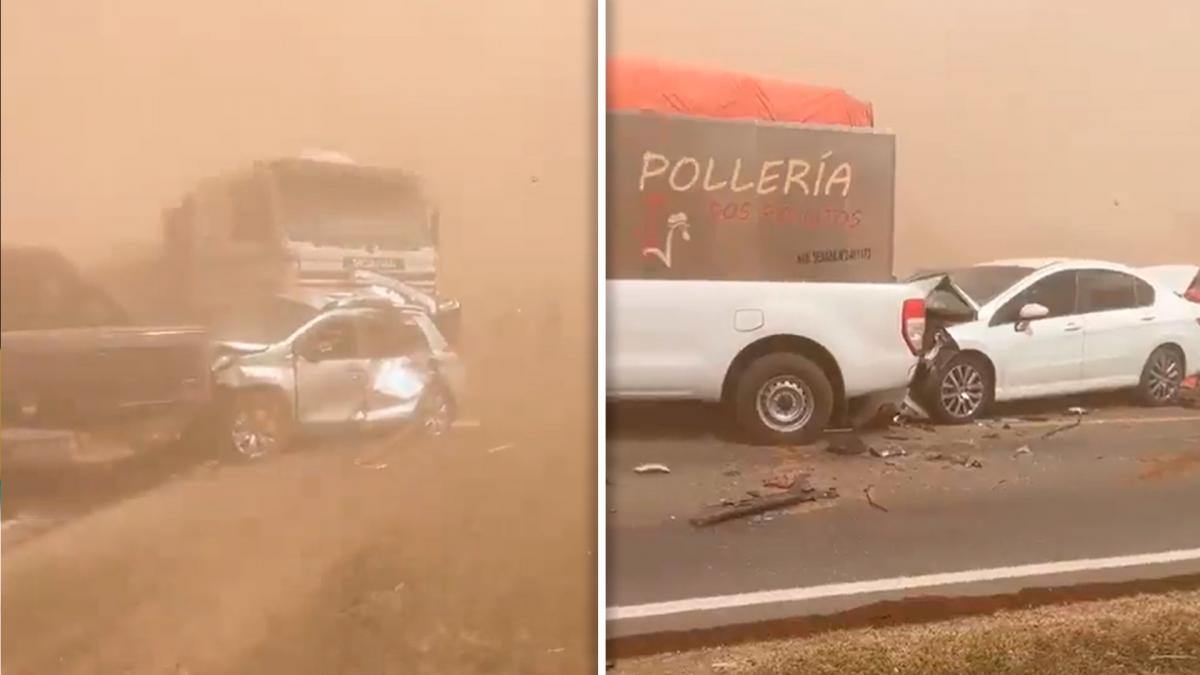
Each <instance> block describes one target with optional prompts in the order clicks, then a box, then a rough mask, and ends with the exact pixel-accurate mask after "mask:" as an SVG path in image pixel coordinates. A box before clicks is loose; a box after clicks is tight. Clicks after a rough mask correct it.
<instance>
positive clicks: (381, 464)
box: [354, 457, 388, 471]
mask: <svg viewBox="0 0 1200 675" xmlns="http://www.w3.org/2000/svg"><path fill="white" fill-rule="evenodd" d="M354 465H355V466H360V467H362V468H364V469H371V470H372V471H378V470H380V469H386V468H387V467H388V465H387V463H385V462H377V463H373V464H368V463H367V462H366V460H364V459H363V458H362V457H358V458H356V459H355V460H354Z"/></svg>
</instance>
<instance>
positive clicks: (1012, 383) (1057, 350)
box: [986, 270, 1083, 399]
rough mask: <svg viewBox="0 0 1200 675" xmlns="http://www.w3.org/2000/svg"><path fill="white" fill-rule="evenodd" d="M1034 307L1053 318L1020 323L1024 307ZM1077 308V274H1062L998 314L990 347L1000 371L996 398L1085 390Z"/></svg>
mask: <svg viewBox="0 0 1200 675" xmlns="http://www.w3.org/2000/svg"><path fill="white" fill-rule="evenodd" d="M1032 303H1036V304H1039V305H1043V306H1044V307H1046V308H1047V309H1048V310H1050V313H1049V314H1048V315H1047V316H1046V317H1044V318H1041V319H1035V320H1033V321H1023V320H1021V318H1020V312H1021V308H1022V307H1024V306H1025V305H1027V304H1032ZM1076 303H1077V298H1076V274H1075V271H1074V270H1064V271H1060V272H1054V273H1052V274H1050V275H1047V276H1045V277H1043V278H1041V279H1039V280H1037V281H1035V282H1033V283H1032V284H1031V285H1030V286H1028V287H1027V288H1025V289H1024V290H1022V291H1021V292H1019V293H1017V294H1016V295H1015V296H1014V297H1013V298H1012V299H1010V300H1009V301H1008V302H1006V303H1004V304H1003V305H1002V306H1001V307H1000V308H999V309H998V310H996V312H995V313H994V314H993V315H992V318H991V320H990V321H989V322H988V336H987V338H986V343H987V344H988V346H989V349H990V355H991V357H992V360H993V363H994V364H995V366H996V377H997V394H998V395H997V398H1000V399H1006V398H1027V397H1033V396H1045V395H1054V394H1059V393H1068V392H1070V391H1075V390H1077V388H1078V387H1079V386H1081V379H1082V368H1083V324H1082V321H1081V320H1080V317H1079V315H1078V313H1077V311H1076Z"/></svg>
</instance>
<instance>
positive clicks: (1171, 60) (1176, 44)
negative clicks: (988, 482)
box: [608, 0, 1200, 272]
mask: <svg viewBox="0 0 1200 675" xmlns="http://www.w3.org/2000/svg"><path fill="white" fill-rule="evenodd" d="M609 8H610V9H609V13H610V18H609V43H608V44H609V51H610V53H613V54H621V55H632V56H649V57H657V58H662V59H668V60H672V61H676V62H680V63H685V64H693V65H701V66H705V65H707V66H716V67H721V68H727V69H734V70H742V71H745V72H751V73H755V74H759V75H767V76H776V77H783V78H787V79H794V80H798V81H801V82H807V83H811V84H818V85H828V86H837V87H842V88H845V89H846V90H848V91H849V92H850V93H852V94H854V95H855V96H857V97H859V98H862V99H866V100H868V101H871V102H872V103H873V104H874V106H875V116H876V123H877V124H878V125H879V126H882V127H886V128H890V129H891V130H893V131H894V132H895V133H896V136H897V177H896V199H897V205H896V206H897V220H896V224H897V258H896V261H897V267H898V268H899V271H901V272H903V271H904V270H905V269H906V268H911V267H913V266H924V265H938V264H954V263H963V262H974V261H979V260H982V259H988V258H995V257H1007V256H1023V255H1038V256H1042V255H1081V256H1097V257H1108V258H1115V259H1118V260H1123V261H1127V262H1132V263H1154V262H1171V261H1184V260H1186V261H1190V262H1197V261H1200V190H1197V188H1196V186H1197V185H1198V184H1200V121H1198V120H1200V88H1198V87H1196V86H1195V84H1196V83H1197V82H1200V40H1198V39H1197V35H1196V27H1197V26H1200V3H1195V2H1178V1H1177V0H1146V1H1145V2H1137V3H1115V2H1114V3H1095V2H1065V1H1063V0H1051V1H1049V2H1047V1H1046V0H1014V1H1011V2H994V1H990V0H925V1H924V2H911V1H908V0H757V1H751V2H722V1H720V0H638V1H635V0H613V1H612V2H610V3H609Z"/></svg>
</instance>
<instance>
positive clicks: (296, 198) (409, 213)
mask: <svg viewBox="0 0 1200 675" xmlns="http://www.w3.org/2000/svg"><path fill="white" fill-rule="evenodd" d="M272 173H273V178H274V181H275V185H276V188H277V190H278V192H277V195H278V198H279V207H280V218H281V220H282V224H283V227H284V229H285V230H286V231H287V233H288V235H289V236H290V237H292V238H294V239H296V240H299V241H307V242H311V243H314V244H324V245H331V246H347V247H378V248H381V249H385V250H394V251H404V250H412V249H417V248H423V247H427V246H431V245H432V233H431V228H430V224H429V219H428V211H427V204H426V202H425V200H424V199H423V198H422V196H421V194H420V191H419V190H418V188H417V186H416V184H415V182H413V181H412V180H411V179H405V178H400V177H397V176H395V175H394V174H389V173H384V172H381V173H379V174H375V173H372V172H368V171H365V170H362V169H359V168H357V167H343V166H337V165H323V164H316V163H310V162H281V163H278V164H274V165H272Z"/></svg>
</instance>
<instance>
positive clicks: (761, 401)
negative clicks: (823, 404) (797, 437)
mask: <svg viewBox="0 0 1200 675" xmlns="http://www.w3.org/2000/svg"><path fill="white" fill-rule="evenodd" d="M755 407H756V408H757V410H758V418H759V419H760V420H762V423H763V424H765V425H766V426H767V427H768V428H769V429H771V430H772V431H776V432H778V433H783V434H788V433H792V432H795V431H799V430H800V429H803V428H804V427H805V426H807V425H808V423H809V421H811V420H812V417H813V412H814V411H815V410H816V402H815V400H814V398H813V394H812V390H811V389H809V387H808V384H807V383H805V382H804V380H801V379H800V378H798V377H796V376H794V375H779V376H777V377H773V378H771V379H770V380H767V381H766V382H765V383H764V384H763V386H761V387H759V389H758V397H757V399H756V401H755Z"/></svg>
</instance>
